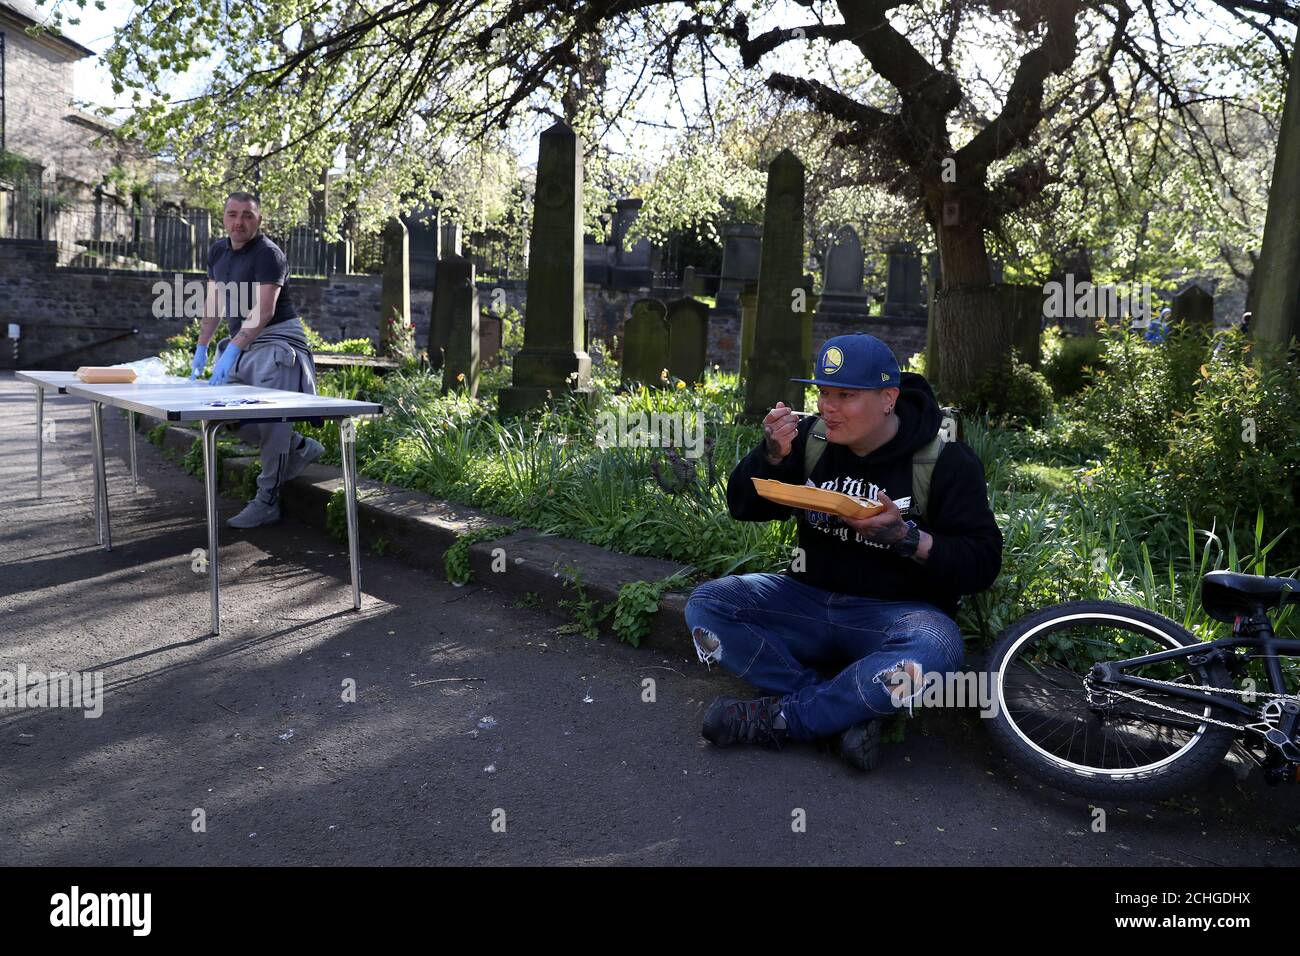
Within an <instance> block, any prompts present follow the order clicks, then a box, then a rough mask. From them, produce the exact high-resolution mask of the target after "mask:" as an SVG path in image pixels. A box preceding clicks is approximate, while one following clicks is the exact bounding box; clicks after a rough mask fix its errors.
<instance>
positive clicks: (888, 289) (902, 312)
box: [882, 242, 925, 316]
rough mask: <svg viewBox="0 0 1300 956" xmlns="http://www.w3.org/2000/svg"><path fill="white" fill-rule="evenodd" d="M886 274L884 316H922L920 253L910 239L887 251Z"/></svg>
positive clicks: (923, 306)
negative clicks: (887, 270)
mask: <svg viewBox="0 0 1300 956" xmlns="http://www.w3.org/2000/svg"><path fill="white" fill-rule="evenodd" d="M887 255H888V269H889V273H888V276H887V278H886V280H885V305H884V308H883V310H882V314H883V315H887V316H917V315H925V302H924V301H923V300H922V299H921V256H920V254H919V253H918V252H917V250H916V246H914V245H912V244H911V243H910V242H896V243H894V244H893V245H892V246H890V247H889V249H888V250H887Z"/></svg>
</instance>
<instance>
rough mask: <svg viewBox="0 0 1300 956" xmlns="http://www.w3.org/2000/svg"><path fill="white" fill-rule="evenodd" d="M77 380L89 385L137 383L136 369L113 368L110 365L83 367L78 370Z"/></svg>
mask: <svg viewBox="0 0 1300 956" xmlns="http://www.w3.org/2000/svg"><path fill="white" fill-rule="evenodd" d="M77 378H79V379H81V380H82V381H83V382H85V383H86V384H87V385H116V384H119V383H121V384H128V385H129V384H130V383H131V382H134V381H135V369H133V368H113V367H112V366H108V365H83V366H81V368H79V369H77Z"/></svg>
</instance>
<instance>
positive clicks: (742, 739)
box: [700, 697, 787, 749]
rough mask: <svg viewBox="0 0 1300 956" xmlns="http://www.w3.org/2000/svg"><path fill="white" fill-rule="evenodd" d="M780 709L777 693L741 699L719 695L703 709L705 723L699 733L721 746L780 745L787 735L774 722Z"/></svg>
mask: <svg viewBox="0 0 1300 956" xmlns="http://www.w3.org/2000/svg"><path fill="white" fill-rule="evenodd" d="M780 713H781V700H780V698H778V697H759V698H757V699H755V700H738V699H737V698H735V697H719V698H718V699H717V700H715V701H714V702H713V703H711V704H710V705H709V709H708V710H706V711H705V712H704V726H703V727H701V728H700V733H701V735H703V737H704V739H705V740H707V741H708V742H709V743H711V744H714V745H716V746H718V747H726V746H728V745H730V744H759V745H761V746H764V747H773V748H776V749H780V747H781V744H783V743H784V742H785V739H786V733H787V731H786V729H785V728H784V727H782V728H779V729H778V728H777V727H774V726H772V724H773V722H774V721H775V720H776V719H777V717H778V716H779V715H780Z"/></svg>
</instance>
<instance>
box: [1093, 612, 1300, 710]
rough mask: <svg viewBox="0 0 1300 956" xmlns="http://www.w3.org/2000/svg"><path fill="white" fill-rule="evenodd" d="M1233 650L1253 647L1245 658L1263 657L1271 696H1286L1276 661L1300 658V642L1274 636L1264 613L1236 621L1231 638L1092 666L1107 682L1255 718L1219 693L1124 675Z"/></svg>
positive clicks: (1243, 707) (1279, 666)
mask: <svg viewBox="0 0 1300 956" xmlns="http://www.w3.org/2000/svg"><path fill="white" fill-rule="evenodd" d="M1261 618H1262V620H1261ZM1242 625H1245V629H1246V634H1245V635H1242V634H1240V633H1239V631H1238V629H1240V628H1241V626H1242ZM1236 647H1249V648H1253V649H1254V650H1255V651H1256V652H1257V653H1255V654H1250V655H1247V657H1248V658H1249V657H1260V658H1263V660H1264V668H1265V671H1266V672H1267V674H1268V682H1269V687H1270V688H1271V691H1272V693H1274V694H1286V693H1287V689H1286V681H1285V680H1284V679H1283V677H1282V664H1281V662H1280V660H1279V659H1280V658H1281V657H1300V640H1294V639H1291V638H1279V637H1275V636H1274V635H1273V625H1272V622H1271V621H1269V619H1268V616H1267V615H1266V614H1259V615H1254V616H1252V617H1250V618H1241V619H1239V620H1238V622H1237V626H1236V629H1234V634H1233V636H1231V637H1220V638H1217V639H1215V640H1213V641H1206V642H1205V643H1203V644H1193V645H1191V646H1189V647H1178V648H1173V649H1170V650H1167V651H1157V652H1156V653H1154V654H1144V655H1142V656H1141V657H1130V658H1126V659H1125V660H1122V661H1107V662H1103V663H1099V664H1095V665H1094V668H1097V669H1100V671H1101V674H1102V677H1103V679H1104V680H1106V681H1108V682H1110V683H1114V684H1124V685H1126V686H1129V687H1144V688H1149V689H1151V690H1158V691H1160V692H1161V693H1163V694H1167V695H1169V696H1171V697H1182V698H1185V699H1187V700H1191V701H1197V702H1199V703H1202V704H1204V703H1212V704H1214V705H1216V706H1218V707H1222V708H1223V709H1224V710H1230V711H1232V712H1233V713H1237V714H1241V715H1242V716H1244V717H1255V716H1256V715H1257V714H1258V708H1257V707H1255V706H1252V705H1250V704H1245V703H1242V702H1241V701H1239V700H1236V699H1235V698H1231V697H1224V696H1221V695H1219V694H1203V693H1199V692H1197V691H1194V690H1184V689H1182V688H1179V687H1175V686H1169V685H1166V684H1159V683H1156V682H1155V681H1151V680H1147V679H1146V678H1144V677H1133V676H1130V675H1128V674H1125V673H1123V671H1125V670H1127V669H1128V668H1130V667H1140V666H1142V665H1145V664H1155V663H1159V662H1161V661H1168V660H1176V659H1178V658H1181V657H1189V658H1190V657H1207V656H1210V655H1213V654H1218V652H1221V651H1227V650H1230V649H1231V648H1236ZM1192 663H1193V664H1195V663H1197V662H1195V661H1193V662H1192Z"/></svg>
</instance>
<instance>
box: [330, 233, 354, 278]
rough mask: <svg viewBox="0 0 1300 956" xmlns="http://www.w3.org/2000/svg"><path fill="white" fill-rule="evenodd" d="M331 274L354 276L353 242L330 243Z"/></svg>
mask: <svg viewBox="0 0 1300 956" xmlns="http://www.w3.org/2000/svg"><path fill="white" fill-rule="evenodd" d="M329 254H330V272H331V273H332V274H334V275H342V276H346V275H351V274H352V240H351V239H339V240H337V241H336V242H332V243H330V253H329Z"/></svg>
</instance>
